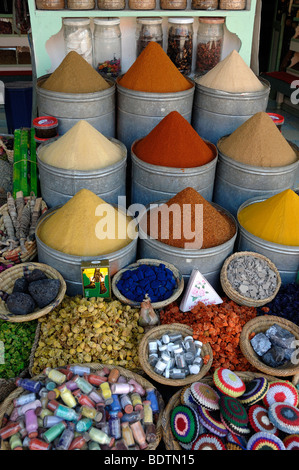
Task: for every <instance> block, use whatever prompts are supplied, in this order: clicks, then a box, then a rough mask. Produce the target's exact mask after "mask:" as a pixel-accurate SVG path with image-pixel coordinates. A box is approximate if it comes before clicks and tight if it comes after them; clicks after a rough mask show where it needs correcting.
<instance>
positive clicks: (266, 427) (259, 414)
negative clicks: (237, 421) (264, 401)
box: [248, 405, 278, 434]
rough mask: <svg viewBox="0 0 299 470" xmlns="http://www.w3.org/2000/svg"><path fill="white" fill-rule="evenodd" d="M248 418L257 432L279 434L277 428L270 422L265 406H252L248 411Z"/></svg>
mask: <svg viewBox="0 0 299 470" xmlns="http://www.w3.org/2000/svg"><path fill="white" fill-rule="evenodd" d="M248 418H249V422H250V425H251V427H252V429H253V430H254V431H255V432H260V431H266V432H271V433H273V434H277V433H278V429H277V427H276V426H274V424H273V423H272V422H271V421H270V419H269V416H268V411H267V409H266V408H264V407H263V406H260V405H252V406H251V407H250V408H249V410H248Z"/></svg>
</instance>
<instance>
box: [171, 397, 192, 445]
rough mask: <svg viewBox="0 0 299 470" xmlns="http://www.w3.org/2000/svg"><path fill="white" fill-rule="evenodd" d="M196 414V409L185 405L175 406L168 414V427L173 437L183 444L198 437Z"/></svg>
mask: <svg viewBox="0 0 299 470" xmlns="http://www.w3.org/2000/svg"><path fill="white" fill-rule="evenodd" d="M198 423H199V420H198V416H197V413H196V411H195V410H194V409H193V408H191V407H189V406H185V405H178V406H176V407H175V408H174V409H173V410H172V412H171V415H170V427H171V431H172V433H173V435H174V437H175V438H176V439H177V440H178V441H179V442H183V443H184V444H190V443H191V442H193V441H194V440H195V439H196V438H197V437H198V428H199V426H198Z"/></svg>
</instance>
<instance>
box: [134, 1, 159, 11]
mask: <svg viewBox="0 0 299 470" xmlns="http://www.w3.org/2000/svg"><path fill="white" fill-rule="evenodd" d="M128 6H129V8H130V10H154V9H155V8H156V0H129V2H128Z"/></svg>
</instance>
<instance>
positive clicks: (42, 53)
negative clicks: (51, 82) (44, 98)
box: [28, 0, 257, 77]
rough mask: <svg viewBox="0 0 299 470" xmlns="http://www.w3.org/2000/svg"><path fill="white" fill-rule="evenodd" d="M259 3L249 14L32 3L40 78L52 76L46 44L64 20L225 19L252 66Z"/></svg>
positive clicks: (31, 0) (252, 5) (252, 1)
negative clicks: (71, 7)
mask: <svg viewBox="0 0 299 470" xmlns="http://www.w3.org/2000/svg"><path fill="white" fill-rule="evenodd" d="M256 1H257V0H248V1H247V4H248V6H247V9H246V10H214V11H208V10H192V9H190V8H187V9H186V10H162V9H160V8H156V9H155V10H131V9H129V8H125V9H124V10H98V9H94V10H37V9H36V7H35V0H28V5H29V12H30V23H31V31H32V42H33V50H34V57H35V64H36V76H37V77H40V76H42V75H45V74H47V73H49V70H50V67H51V60H50V57H49V55H48V53H47V50H46V42H47V41H48V40H49V39H50V38H51V37H52V36H53V35H55V34H57V33H58V32H59V31H60V30H61V27H62V18H76V17H80V18H82V17H87V18H95V17H115V16H117V17H119V18H128V17H131V18H136V17H137V16H138V17H141V16H143V17H146V16H161V17H174V16H175V17H185V16H189V17H190V16H191V17H194V18H198V17H199V16H224V17H225V18H226V26H227V28H228V30H229V31H231V32H232V33H235V34H236V35H237V36H238V37H239V39H240V41H241V48H240V51H239V53H240V55H241V57H242V58H243V59H244V61H245V62H246V63H247V64H248V65H250V60H251V48H252V37H253V28H254V18H255V11H256Z"/></svg>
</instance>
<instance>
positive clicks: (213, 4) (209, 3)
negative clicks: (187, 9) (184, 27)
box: [191, 0, 218, 10]
mask: <svg viewBox="0 0 299 470" xmlns="http://www.w3.org/2000/svg"><path fill="white" fill-rule="evenodd" d="M191 8H192V9H193V10H217V8H218V0H192V1H191Z"/></svg>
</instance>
